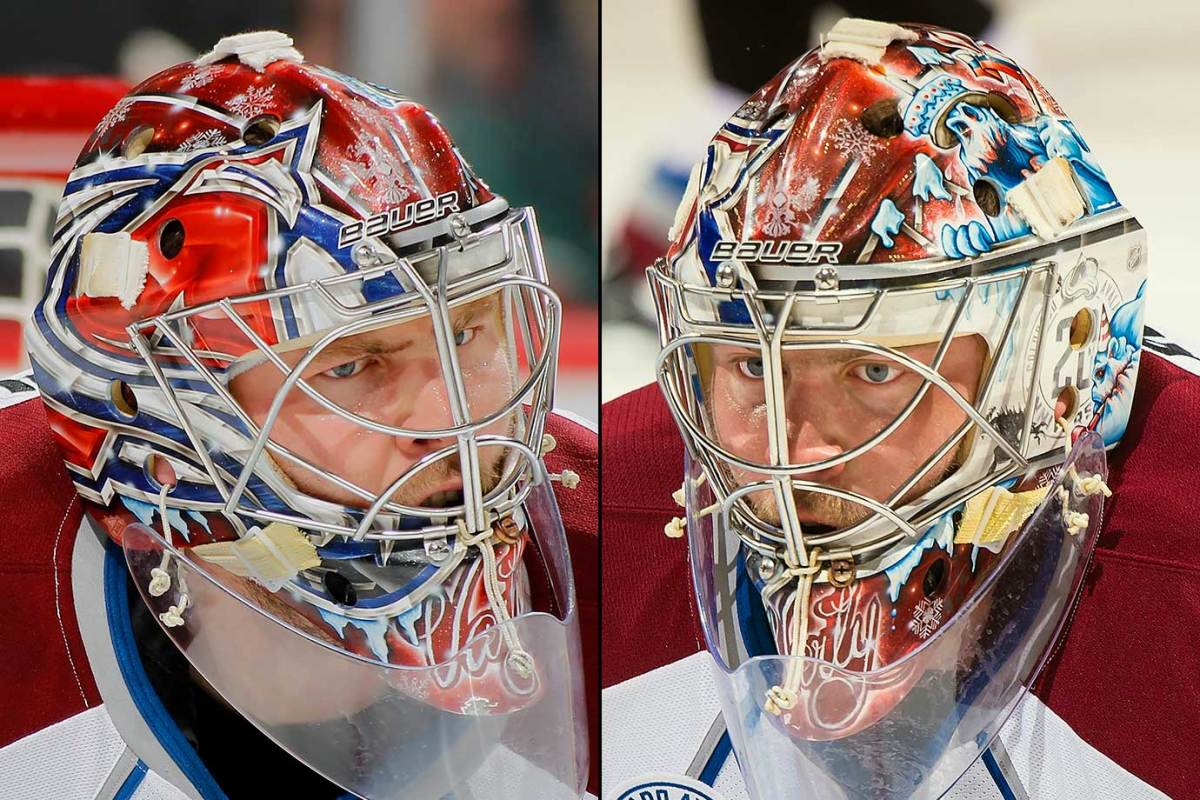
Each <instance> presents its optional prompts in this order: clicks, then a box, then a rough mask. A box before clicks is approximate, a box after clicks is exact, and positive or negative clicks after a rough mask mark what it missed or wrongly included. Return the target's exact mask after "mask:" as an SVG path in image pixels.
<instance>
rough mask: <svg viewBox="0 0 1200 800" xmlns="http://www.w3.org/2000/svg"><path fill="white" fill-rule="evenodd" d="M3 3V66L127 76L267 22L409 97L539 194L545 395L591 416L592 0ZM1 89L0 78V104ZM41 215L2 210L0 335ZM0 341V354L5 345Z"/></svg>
mask: <svg viewBox="0 0 1200 800" xmlns="http://www.w3.org/2000/svg"><path fill="white" fill-rule="evenodd" d="M5 11H6V12H7V13H6V14H5V32H4V45H5V46H4V48H3V49H2V50H0V73H2V74H4V75H31V74H49V75H67V74H91V75H119V76H121V77H122V78H124V79H125V80H127V81H128V82H129V83H130V84H131V85H132V84H136V83H138V82H140V81H141V80H143V79H144V78H147V77H149V76H150V75H152V74H153V73H155V72H157V71H159V70H161V69H163V68H164V67H167V66H169V65H171V64H175V63H178V62H180V61H184V60H187V59H191V58H194V57H195V56H196V55H198V54H199V53H202V52H205V51H207V50H208V49H210V48H211V47H212V46H213V45H214V44H215V43H216V42H217V40H218V39H219V38H220V37H222V36H225V35H227V34H232V33H238V32H241V31H248V30H261V29H276V30H281V31H285V32H287V33H289V34H290V35H292V37H293V38H294V39H295V40H296V46H297V48H299V49H300V51H301V52H302V53H304V54H305V56H306V57H307V58H308V59H309V60H310V61H314V62H316V63H320V64H325V65H327V66H331V67H334V68H335V69H339V70H341V71H343V72H347V73H349V74H351V75H354V76H355V77H357V78H362V79H366V80H370V81H374V82H376V83H380V84H383V85H386V86H389V87H391V88H393V89H395V90H397V91H399V92H401V93H402V94H406V95H409V96H411V97H413V98H414V99H417V100H420V101H421V102H423V103H424V104H425V105H427V106H428V107H429V108H430V109H431V110H432V111H433V112H434V113H435V114H437V115H438V116H439V117H440V118H441V119H442V121H443V122H444V123H446V125H447V127H448V128H449V130H450V131H451V133H452V135H453V136H454V138H455V141H456V143H457V144H458V146H459V149H460V150H461V151H462V152H463V154H464V155H465V156H466V157H467V159H468V160H469V161H470V162H471V164H472V166H473V167H474V168H475V169H476V171H478V173H479V174H480V176H481V177H483V179H484V180H485V181H487V182H488V184H489V185H490V186H492V188H494V189H496V190H497V191H499V192H500V193H502V194H503V195H504V196H505V197H507V198H508V200H509V202H510V203H511V204H513V205H533V206H534V207H536V208H537V211H538V220H539V223H540V226H541V231H542V237H543V244H544V247H545V253H546V260H547V263H548V266H549V269H550V272H551V278H552V282H553V283H554V286H555V288H556V289H557V290H558V291H559V294H560V295H561V296H562V297H563V300H564V307H565V310H564V315H563V333H562V340H561V356H560V381H559V389H558V398H557V405H559V406H560V407H563V408H566V409H569V410H571V411H574V412H576V413H578V414H581V415H583V416H584V417H587V418H589V419H593V420H594V419H597V418H598V403H597V377H596V375H597V366H598V360H599V354H598V312H597V309H596V303H597V297H598V288H597V262H598V250H599V248H598V243H597V234H598V228H599V210H598V206H599V203H598V202H597V201H598V195H599V191H598V189H599V178H598V175H597V171H596V164H597V158H598V148H599V138H598V119H597V109H598V91H599V87H598V74H597V73H598V56H597V53H598V14H599V12H598V7H597V0H571V1H570V2H559V0H453V2H446V1H445V0H256V2H252V3H250V2H246V1H245V0H205V2H204V3H162V2H158V1H157V0H115V1H114V2H110V3H90V4H85V3H80V4H72V6H71V9H70V13H68V14H64V13H63V8H62V7H61V6H60V5H59V4H55V3H45V2H42V0H6V3H5ZM12 100H13V98H11V97H6V96H5V95H4V88H3V82H0V105H3V104H7V103H10V102H11V101H12ZM42 105H45V103H44V102H43V103H42ZM101 113H103V112H102V111H100V112H98V113H97V114H96V116H95V119H98V118H99V114H101ZM26 116H28V115H26ZM20 118H21V115H20V114H15V115H14V114H0V139H3V137H4V135H5V134H12V133H14V132H15V133H21V131H18V130H15V128H14V126H15V127H16V128H19V127H20V125H21V124H22V122H21V119H20ZM93 121H94V120H93ZM51 127H53V126H51ZM60 127H61V126H60ZM90 127H91V123H90V122H89V123H88V124H87V125H86V126H83V127H82V128H81V130H86V129H90ZM25 133H29V134H34V135H44V131H25ZM76 133H77V135H78V139H79V141H78V144H74V145H73V146H68V147H65V148H60V150H61V151H62V152H63V153H69V154H70V155H69V156H61V155H57V153H58V151H56V158H60V159H61V160H62V161H63V163H62V164H61V175H65V173H66V171H67V170H68V169H69V168H70V166H71V162H72V161H73V160H74V154H75V153H77V152H78V151H79V148H80V147H82V145H83V140H84V138H86V133H79V132H76ZM60 138H61V137H60ZM5 141H8V140H7V139H6V140H5ZM21 158H24V156H23V155H22V156H21ZM17 160H18V161H19V160H20V159H17ZM9 161H12V159H9ZM6 163H7V162H5V161H4V159H0V183H2V184H3V185H4V186H5V187H6V188H12V187H14V185H15V184H14V183H13V180H12V179H13V178H14V176H15V178H16V180H17V181H19V180H21V176H22V175H23V174H24V173H25V172H27V171H28V170H27V169H23V168H20V165H19V164H18V165H17V166H16V167H14V168H11V169H10V168H8V167H6V166H5V164H6ZM55 172H56V170H54V169H51V170H49V174H51V175H53V174H54V173H55ZM17 188H20V187H17ZM49 188H53V187H49ZM49 188H48V187H47V186H46V185H43V184H38V185H37V186H36V187H35V186H26V187H25V188H24V191H25V192H26V193H32V194H33V195H34V196H35V197H36V198H42V196H43V195H45V196H46V199H45V201H44V203H43V205H44V206H46V207H47V208H49V207H51V206H56V205H57V197H58V196H59V194H60V193H61V188H59V189H54V190H53V191H50V190H49ZM10 216H11V215H10ZM45 216H46V212H44V211H43V210H41V208H40V207H39V208H38V213H36V214H27V215H26V216H25V220H26V221H25V223H24V224H23V225H18V224H16V223H14V222H13V220H11V219H9V218H6V217H4V215H3V214H0V336H11V335H12V334H11V333H10V330H12V329H13V328H15V324H16V322H17V321H18V320H20V319H21V318H23V317H24V318H27V316H28V309H31V308H32V303H33V300H34V297H33V295H35V294H38V293H40V284H41V283H42V281H43V280H44V277H42V276H44V274H45V269H46V265H45V263H44V261H45V254H44V248H41V247H26V248H24V249H23V250H20V251H18V250H17V249H14V248H13V247H12V246H11V244H10V242H11V240H13V239H14V237H15V238H16V239H17V240H20V241H25V239H27V238H28V236H26V234H25V232H24V231H23V230H22V228H29V229H30V230H32V229H33V227H34V225H35V222H34V220H35V219H36V220H37V221H38V222H37V223H36V224H37V226H38V227H37V231H36V232H35V233H31V234H29V235H30V236H33V235H36V236H40V235H41V231H42V227H41V223H40V220H42V219H43V217H45ZM10 255H11V256H12V257H9V256H10ZM35 271H40V273H41V275H35V274H33V273H34V272H35ZM26 276H28V279H26ZM6 317H12V318H13V319H14V323H13V325H7V324H5V323H4V319H5V318H6ZM3 345H4V342H0V355H3V354H4V353H6V352H7V351H8V350H11V351H12V352H13V353H14V354H15V353H17V352H19V350H18V348H17V347H15V346H13V347H9V348H5V347H4V346H3ZM20 361H23V358H22V359H20ZM20 361H18V362H13V363H8V362H9V359H6V358H0V370H2V371H4V372H10V371H16V370H17V369H20V368H21V367H22V366H23V364H22V363H20Z"/></svg>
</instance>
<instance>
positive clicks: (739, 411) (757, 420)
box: [710, 371, 767, 461]
mask: <svg viewBox="0 0 1200 800" xmlns="http://www.w3.org/2000/svg"><path fill="white" fill-rule="evenodd" d="M710 407H711V408H712V416H713V424H714V426H715V428H716V438H717V443H718V444H720V445H721V446H723V447H725V448H726V449H727V450H729V451H730V452H732V453H733V454H734V455H737V456H740V457H742V458H745V459H747V460H751V461H766V460H767V408H766V406H765V405H764V404H763V403H761V402H747V400H746V398H745V396H744V392H743V390H742V387H740V386H737V385H735V378H734V377H733V376H731V375H729V374H728V373H727V372H725V371H719V372H718V373H717V374H716V376H714V378H713V385H712V399H711V403H710Z"/></svg>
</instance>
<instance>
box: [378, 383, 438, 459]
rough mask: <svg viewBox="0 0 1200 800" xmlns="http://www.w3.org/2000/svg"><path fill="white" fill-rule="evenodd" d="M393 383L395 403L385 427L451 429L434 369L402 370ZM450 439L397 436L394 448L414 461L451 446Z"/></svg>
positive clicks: (415, 429)
mask: <svg viewBox="0 0 1200 800" xmlns="http://www.w3.org/2000/svg"><path fill="white" fill-rule="evenodd" d="M406 372H407V373H408V374H407V375H405V376H404V378H403V379H401V380H399V381H397V382H396V386H397V390H396V402H395V403H394V404H393V408H392V413H391V414H389V419H388V420H387V424H389V425H392V426H395V427H397V428H407V429H409V430H412V431H416V432H423V431H436V430H438V429H443V428H450V427H453V426H454V415H453V414H452V413H451V410H450V398H449V397H448V396H447V389H446V384H445V381H444V380H443V379H442V374H441V371H440V370H439V369H437V368H436V367H435V368H433V369H423V370H406ZM454 441H455V440H454V437H450V436H437V435H433V434H430V435H420V433H418V434H417V435H415V436H397V437H396V447H397V449H398V450H399V451H400V452H401V453H402V454H403V455H404V456H405V457H407V458H410V459H413V460H415V459H418V458H420V457H422V456H424V455H426V454H427V453H431V452H433V451H435V450H440V449H442V448H444V447H448V446H449V445H451V444H453V443H454Z"/></svg>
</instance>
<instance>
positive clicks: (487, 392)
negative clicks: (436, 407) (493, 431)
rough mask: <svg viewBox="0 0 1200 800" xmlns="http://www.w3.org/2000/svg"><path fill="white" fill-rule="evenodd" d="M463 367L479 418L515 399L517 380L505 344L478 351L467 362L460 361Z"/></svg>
mask: <svg viewBox="0 0 1200 800" xmlns="http://www.w3.org/2000/svg"><path fill="white" fill-rule="evenodd" d="M460 367H461V368H462V376H463V386H464V387H465V388H466V392H467V400H468V402H469V403H470V405H471V413H472V415H473V416H475V417H476V418H478V417H480V416H483V415H485V414H490V413H492V412H495V411H499V410H500V409H501V408H503V407H504V406H505V405H507V404H508V403H509V402H510V401H511V400H512V399H513V393H514V392H515V391H516V389H517V380H516V376H515V375H513V371H512V367H511V366H510V364H509V361H508V356H507V354H506V353H505V350H504V348H503V347H500V346H498V345H497V346H495V347H493V348H489V349H487V350H486V351H484V352H483V353H480V354H476V355H475V357H474V358H472V359H471V360H470V361H469V362H468V363H461V362H460Z"/></svg>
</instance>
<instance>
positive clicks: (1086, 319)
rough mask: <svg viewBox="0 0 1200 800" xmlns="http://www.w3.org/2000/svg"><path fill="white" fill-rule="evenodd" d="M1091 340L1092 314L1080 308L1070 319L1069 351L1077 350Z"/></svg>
mask: <svg viewBox="0 0 1200 800" xmlns="http://www.w3.org/2000/svg"><path fill="white" fill-rule="evenodd" d="M1091 338H1092V312H1091V311H1089V310H1088V309H1086V308H1081V309H1079V310H1078V311H1076V312H1075V316H1074V317H1073V318H1072V319H1071V349H1072V350H1078V349H1080V348H1081V347H1083V346H1084V345H1085V344H1087V343H1088V340H1089V339H1091Z"/></svg>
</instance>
